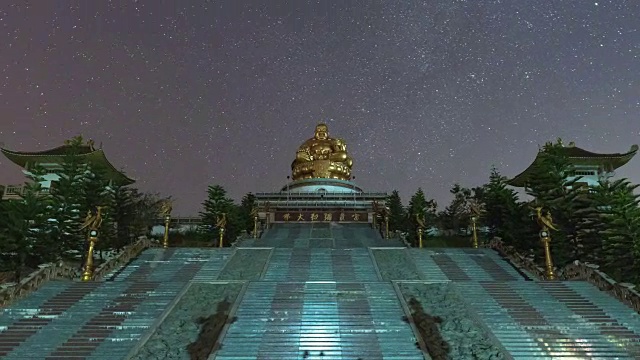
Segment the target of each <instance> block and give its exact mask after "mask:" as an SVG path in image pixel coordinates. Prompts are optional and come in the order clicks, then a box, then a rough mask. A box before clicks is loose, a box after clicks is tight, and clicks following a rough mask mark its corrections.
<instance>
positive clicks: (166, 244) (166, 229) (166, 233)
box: [162, 214, 171, 249]
mask: <svg viewBox="0 0 640 360" xmlns="http://www.w3.org/2000/svg"><path fill="white" fill-rule="evenodd" d="M170 223H171V215H170V214H165V215H164V238H163V239H162V247H163V248H165V249H166V248H168V247H169V224H170Z"/></svg>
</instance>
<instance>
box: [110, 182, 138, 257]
mask: <svg viewBox="0 0 640 360" xmlns="http://www.w3.org/2000/svg"><path fill="white" fill-rule="evenodd" d="M141 197H142V194H140V193H139V192H138V190H137V189H135V188H129V187H124V186H115V187H114V189H113V198H114V206H113V212H112V214H113V221H114V222H115V226H116V240H115V242H114V247H115V248H116V249H121V248H122V247H124V246H126V245H128V244H130V243H131V242H132V240H133V239H134V237H135V229H134V226H133V224H134V223H135V217H136V215H137V214H136V211H135V207H136V202H137V201H140V198H141Z"/></svg>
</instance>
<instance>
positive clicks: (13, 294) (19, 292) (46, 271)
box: [0, 262, 80, 307]
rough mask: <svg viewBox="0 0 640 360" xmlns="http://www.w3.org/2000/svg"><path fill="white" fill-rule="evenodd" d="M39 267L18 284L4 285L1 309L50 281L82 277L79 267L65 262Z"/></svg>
mask: <svg viewBox="0 0 640 360" xmlns="http://www.w3.org/2000/svg"><path fill="white" fill-rule="evenodd" d="M38 267H39V268H40V269H38V270H36V271H34V272H32V273H31V274H29V275H28V276H27V277H25V278H24V279H22V280H20V282H18V283H17V284H16V283H10V284H5V285H3V287H2V288H1V289H0V307H5V306H7V305H8V304H9V303H11V302H12V301H14V300H17V299H20V298H22V297H24V296H26V295H28V294H30V293H31V292H32V291H35V290H37V289H38V288H40V286H42V285H43V284H45V283H46V282H48V281H49V280H54V279H61V278H64V279H75V278H78V277H79V276H80V270H79V269H78V267H77V266H71V265H69V264H66V263H64V262H59V263H55V264H42V265H39V266H38Z"/></svg>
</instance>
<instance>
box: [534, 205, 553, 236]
mask: <svg viewBox="0 0 640 360" xmlns="http://www.w3.org/2000/svg"><path fill="white" fill-rule="evenodd" d="M536 215H537V217H538V224H539V225H540V226H541V227H545V226H546V227H547V229H551V230H555V231H558V229H557V228H556V225H555V224H554V223H553V219H552V217H551V212H549V211H547V212H546V213H545V214H543V213H542V207H540V206H538V207H536Z"/></svg>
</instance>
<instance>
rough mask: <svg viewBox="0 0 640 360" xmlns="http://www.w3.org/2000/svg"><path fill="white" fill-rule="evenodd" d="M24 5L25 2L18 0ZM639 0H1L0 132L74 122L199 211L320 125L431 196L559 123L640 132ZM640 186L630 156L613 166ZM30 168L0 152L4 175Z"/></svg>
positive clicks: (57, 136) (51, 133)
mask: <svg viewBox="0 0 640 360" xmlns="http://www.w3.org/2000/svg"><path fill="white" fill-rule="evenodd" d="M27 4H31V5H27ZM639 14H640V1H638V0H629V1H624V0H614V1H597V2H593V1H582V0H581V1H577V0H576V1H556V0H536V1H528V0H527V1H525V0H519V1H515V0H502V1H500V0H494V1H484V0H469V1H453V0H441V1H437V0H429V1H410V0H403V1H379V0H363V1H345V0H340V1H328V0H327V1H320V0H319V1H313V2H308V1H289V2H283V1H275V0H269V1H241V0H228V1H175V2H172V1H160V0H149V1H125V0H121V1H106V0H95V1H61V0H55V1H54V0H51V1H26V0H22V1H12V0H3V1H1V4H0V142H4V146H5V147H7V148H9V149H13V150H44V149H48V148H52V147H55V146H58V145H61V144H62V142H63V141H64V140H65V139H68V138H70V137H72V136H75V135H78V134H82V135H84V136H85V137H87V138H93V139H94V140H95V142H96V144H100V143H102V144H103V148H104V150H105V153H106V154H107V157H108V158H109V159H110V160H111V162H112V163H113V164H114V165H115V166H116V167H117V168H122V169H124V170H125V171H126V173H127V174H128V175H130V176H132V177H134V178H135V179H137V180H138V182H137V185H136V186H138V187H139V188H140V189H142V190H144V191H152V192H160V193H161V194H163V195H171V196H173V198H174V199H175V201H176V202H175V213H176V214H177V215H195V214H197V212H198V211H199V210H200V207H201V206H200V204H201V202H202V201H203V200H204V197H205V193H206V188H207V185H210V184H221V185H223V186H224V187H225V188H226V189H227V190H228V191H229V193H230V195H231V196H233V197H234V198H236V199H239V198H240V197H241V196H242V195H243V194H244V193H246V192H249V191H252V192H261V191H274V190H277V189H279V188H280V187H281V186H283V185H284V184H286V182H287V178H286V177H287V175H289V174H290V164H291V161H292V160H293V158H294V155H295V151H296V149H297V147H298V146H299V144H300V143H301V142H302V141H304V140H305V139H307V138H309V137H311V136H312V135H313V130H314V126H315V124H316V123H317V122H319V121H325V122H327V123H328V125H329V132H330V135H332V136H334V137H342V138H344V139H345V140H346V141H347V149H348V150H349V152H350V153H351V155H352V156H353V158H354V171H353V174H354V175H355V176H356V183H357V184H358V185H360V186H362V187H363V188H365V189H366V190H369V191H389V192H390V191H391V190H393V189H398V190H399V191H400V193H401V195H402V196H403V200H404V201H405V202H406V201H407V200H408V197H409V196H410V195H411V194H412V193H413V192H414V191H415V190H416V189H417V188H418V187H422V188H423V189H424V190H425V192H426V193H427V196H428V197H432V198H435V199H436V200H437V201H438V202H439V203H440V205H441V206H444V205H446V203H447V202H448V201H449V199H450V196H449V189H450V187H451V185H452V184H453V183H454V182H460V183H461V184H462V185H463V186H477V185H480V184H482V183H485V182H486V181H487V180H488V175H489V170H490V167H491V166H492V165H496V166H497V167H498V169H499V170H500V171H501V172H502V173H503V174H504V175H506V176H510V177H511V176H514V175H516V174H518V173H519V172H520V171H522V170H524V169H525V168H526V166H528V165H529V164H530V162H531V161H532V160H533V158H534V157H535V155H536V152H537V149H538V146H539V145H541V144H543V143H544V142H546V141H549V140H555V139H556V138H557V137H562V138H563V139H564V140H565V142H569V141H575V142H576V143H577V145H578V146H580V147H584V148H586V149H587V150H591V151H596V152H626V151H627V150H628V149H629V148H630V146H631V145H632V144H636V143H640V15H639ZM618 176H625V177H629V178H630V180H632V181H633V182H634V183H638V182H640V158H638V157H637V158H635V159H633V160H632V161H631V162H630V163H629V164H627V165H626V166H625V167H624V168H622V169H620V170H619V171H618ZM23 180H24V178H23V175H22V173H21V172H20V168H19V167H18V166H16V165H14V164H13V163H11V162H9V161H8V160H7V159H6V158H4V157H1V158H0V184H7V183H20V182H22V181H23Z"/></svg>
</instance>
